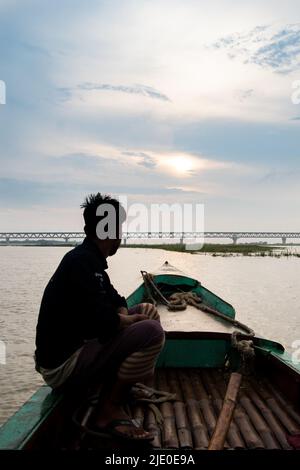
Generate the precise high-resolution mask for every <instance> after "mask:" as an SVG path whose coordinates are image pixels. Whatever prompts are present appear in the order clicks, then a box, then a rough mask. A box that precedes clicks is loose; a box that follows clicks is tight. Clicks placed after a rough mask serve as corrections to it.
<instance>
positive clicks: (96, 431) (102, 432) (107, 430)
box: [85, 419, 154, 442]
mask: <svg viewBox="0 0 300 470" xmlns="http://www.w3.org/2000/svg"><path fill="white" fill-rule="evenodd" d="M124 425H125V426H130V427H134V428H139V426H138V425H137V424H136V423H135V421H134V420H131V419H113V420H112V421H111V422H110V423H109V424H107V425H106V426H104V427H101V428H100V427H98V426H95V427H93V428H90V427H87V426H85V430H86V432H87V433H88V434H91V435H93V436H98V437H106V438H107V437H118V438H121V439H124V440H126V441H135V442H136V441H143V442H145V441H153V439H154V436H151V435H149V436H145V437H135V436H129V435H128V434H125V433H124V432H120V431H118V430H117V429H116V427H117V426H124Z"/></svg>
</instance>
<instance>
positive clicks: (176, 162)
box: [170, 156, 194, 175]
mask: <svg viewBox="0 0 300 470" xmlns="http://www.w3.org/2000/svg"><path fill="white" fill-rule="evenodd" d="M170 165H171V167H172V168H173V170H174V171H175V172H176V173H179V174H181V175H183V174H185V173H188V172H189V171H190V170H192V169H193V168H194V165H193V162H192V160H191V159H190V158H187V157H181V156H178V157H173V158H171V159H170Z"/></svg>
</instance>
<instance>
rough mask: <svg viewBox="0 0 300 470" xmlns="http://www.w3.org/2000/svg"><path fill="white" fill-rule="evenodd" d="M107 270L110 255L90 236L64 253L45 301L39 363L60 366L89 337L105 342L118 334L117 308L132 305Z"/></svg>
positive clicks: (40, 320) (39, 327) (39, 329)
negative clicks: (114, 283) (105, 254)
mask: <svg viewBox="0 0 300 470" xmlns="http://www.w3.org/2000/svg"><path fill="white" fill-rule="evenodd" d="M106 269H107V263H106V259H105V257H104V256H103V255H102V253H101V251H100V250H99V248H98V247H97V245H96V244H95V242H93V241H92V240H90V239H88V238H86V239H85V240H84V241H83V243H82V244H81V245H79V246H77V247H76V248H74V249H73V250H71V251H69V252H68V253H67V254H66V255H65V256H64V258H63V259H62V261H61V263H60V264H59V266H58V268H57V270H56V272H55V273H54V275H53V276H52V278H51V279H50V281H49V283H48V285H47V286H46V289H45V291H44V295H43V298H42V302H41V307H40V312H39V318H38V323H37V328H36V353H35V357H36V362H37V364H38V365H39V366H41V367H44V368H49V369H51V368H55V367H58V366H59V365H60V364H62V363H63V362H64V361H65V360H66V359H68V357H70V356H71V355H72V354H73V353H74V352H75V351H76V350H77V349H78V348H80V347H81V346H82V345H83V344H84V342H85V341H87V340H89V339H93V338H98V340H99V342H100V343H105V342H106V341H108V340H109V339H110V338H112V337H113V336H114V335H115V334H116V333H117V331H118V328H119V323H120V317H119V315H118V313H117V310H118V309H119V308H120V307H127V303H126V300H125V298H124V297H122V296H121V295H119V294H118V292H117V291H116V289H115V288H114V287H113V286H112V284H111V282H110V279H109V276H108V274H107V273H106V272H105V270H106Z"/></svg>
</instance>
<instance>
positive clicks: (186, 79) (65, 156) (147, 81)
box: [0, 0, 300, 231]
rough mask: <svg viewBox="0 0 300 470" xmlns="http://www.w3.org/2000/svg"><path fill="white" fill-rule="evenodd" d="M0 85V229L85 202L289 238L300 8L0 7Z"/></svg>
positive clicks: (299, 128)
mask: <svg viewBox="0 0 300 470" xmlns="http://www.w3.org/2000/svg"><path fill="white" fill-rule="evenodd" d="M0 80H1V81H2V82H1V83H2V84H3V83H4V84H5V87H6V104H0V231H13V230H19V231H30V230H31V231H39V230H45V231H46V230H49V231H51V230H54V231H56V230H57V231H64V230H82V216H81V209H80V204H81V203H82V201H83V199H84V197H85V196H86V195H87V194H88V193H90V192H95V191H100V192H105V193H109V194H113V195H123V196H124V195H125V196H127V197H128V200H129V202H130V203H131V202H135V203H136V202H138V203H145V204H150V203H155V204H160V203H169V204H173V203H180V204H184V203H192V204H203V205H204V210H205V220H204V229H205V230H207V231H214V230H219V231H223V230H226V231H227V230H229V231H231V230H233V231H244V230H249V231H299V209H300V184H299V180H300V146H299V135H300V5H299V0H285V2H282V1H279V0H259V1H258V0H244V1H243V2H241V1H239V0H210V1H209V2H207V1H204V0H203V1H201V0H184V1H178V0H97V1H96V0H89V1H88V2H83V1H82V0H80V1H79V0H60V1H58V0H51V1H50V0H43V2H41V1H38V0H0ZM2 89H3V87H2ZM0 91H1V90H0ZM293 96H294V99H292V97H293ZM295 96H296V98H297V99H295ZM298 98H299V99H298ZM0 101H1V99H0Z"/></svg>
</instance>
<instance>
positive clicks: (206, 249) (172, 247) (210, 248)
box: [122, 243, 274, 255]
mask: <svg viewBox="0 0 300 470" xmlns="http://www.w3.org/2000/svg"><path fill="white" fill-rule="evenodd" d="M122 246H123V247H125V248H155V249H161V250H167V251H180V252H185V253H212V254H234V253H239V254H242V255H250V254H258V253H259V254H262V253H264V254H265V255H268V254H269V253H272V251H273V250H274V248H273V247H271V246H267V245H246V244H236V245H233V244H232V243H230V244H212V243H205V244H204V245H203V247H202V248H201V250H189V249H185V245H181V244H180V243H162V244H157V245H156V244H152V245H150V244H128V245H122Z"/></svg>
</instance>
